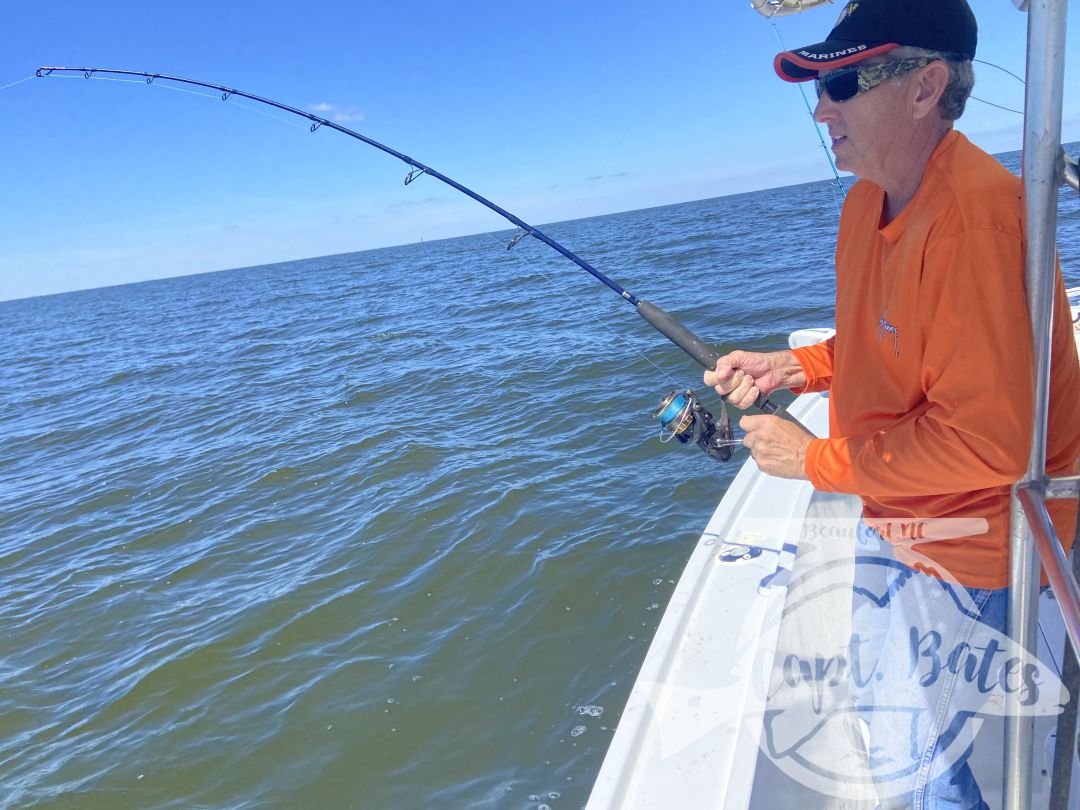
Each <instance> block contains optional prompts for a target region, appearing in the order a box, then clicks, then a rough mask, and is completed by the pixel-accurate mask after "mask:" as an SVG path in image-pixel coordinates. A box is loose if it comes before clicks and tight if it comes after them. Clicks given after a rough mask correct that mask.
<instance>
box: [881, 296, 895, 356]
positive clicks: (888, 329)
mask: <svg viewBox="0 0 1080 810" xmlns="http://www.w3.org/2000/svg"><path fill="white" fill-rule="evenodd" d="M885 335H892V346H893V355H894V356H896V357H899V356H900V330H899V329H897V328H896V327H895V326H893V325H892V324H891V323H889V308H888V307H885V309H883V310H882V311H881V320H879V321H878V322H877V339H878V342H881V341H882V340H883V339H884V338H885Z"/></svg>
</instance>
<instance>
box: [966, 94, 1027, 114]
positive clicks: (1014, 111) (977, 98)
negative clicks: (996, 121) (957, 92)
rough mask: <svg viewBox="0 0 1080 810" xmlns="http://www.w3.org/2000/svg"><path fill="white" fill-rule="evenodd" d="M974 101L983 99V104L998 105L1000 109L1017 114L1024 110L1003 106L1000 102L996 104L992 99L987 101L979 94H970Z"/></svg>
mask: <svg viewBox="0 0 1080 810" xmlns="http://www.w3.org/2000/svg"><path fill="white" fill-rule="evenodd" d="M968 98H970V99H971V100H972V101H981V102H982V103H983V104H989V105H990V106H991V107H997V108H998V109H999V110H1005V112H1011V113H1016V114H1017V115H1023V114H1024V112H1023V110H1014V109H1013V108H1012V107H1002V106H1001V105H1000V104H995V103H994V102H992V101H987V100H986V99H984V98H979V97H978V96H968Z"/></svg>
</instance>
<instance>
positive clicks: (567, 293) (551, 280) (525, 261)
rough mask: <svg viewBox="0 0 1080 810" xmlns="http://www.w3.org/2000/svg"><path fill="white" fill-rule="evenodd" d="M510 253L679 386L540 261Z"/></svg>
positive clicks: (493, 236)
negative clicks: (550, 274) (547, 270)
mask: <svg viewBox="0 0 1080 810" xmlns="http://www.w3.org/2000/svg"><path fill="white" fill-rule="evenodd" d="M484 236H486V237H488V238H489V239H491V241H493V242H494V243H495V244H496V245H498V246H499V247H501V248H505V247H506V244H505V243H504V242H500V241H499V240H498V239H496V238H495V235H494V234H492V233H489V232H487V231H485V232H484ZM510 253H511V255H513V257H514V259H515V260H516V261H517V262H518V263H520V264H522V265H524V266H525V267H526V268H528V269H531V270H535V271H536V272H538V273H539V274H540V275H542V276H543V277H544V278H546V279H547V280H548V282H549V283H550V284H551V286H552V287H554V288H555V289H556V290H558V291H559V293H560V294H562V296H563V297H564V298H566V300H568V301H569V302H570V303H571V304H573V305H574V306H575V307H577V309H578V311H579V312H581V314H583V315H587V316H588V317H589V318H590V319H592V320H594V321H595V322H597V323H599V324H600V325H601V326H602V327H603V328H604V329H606V330H607V331H608V332H609V333H611V335H612V336H614V337H615V338H616V339H617V340H619V341H620V342H622V344H623V345H624V346H626V348H628V349H629V350H630V351H632V352H633V353H634V354H636V355H637V356H638V357H640V358H641V359H642V360H644V361H645V362H646V363H648V364H649V365H650V366H652V367H653V368H655V369H656V370H657V371H659V372H660V373H661V374H663V375H664V376H665V377H666V378H667V380H668V382H670V383H672V384H673V385H678V384H679V382H678V380H676V379H675V378H674V377H672V376H671V374H669V373H668V372H667V371H665V370H664V369H662V368H660V366H658V365H656V363H654V362H653V361H652V360H650V359H649V358H648V357H647V356H646V355H645V353H644V352H642V351H641V349H639V348H638V347H637V346H635V345H634V344H633V343H631V342H630V339H629V338H628V337H626V335H623V334H620V333H619V332H616V331H615V330H614V329H612V328H611V326H609V325H608V323H607V322H606V321H605V320H603V316H601V315H599V314H597V313H596V312H590V311H589V310H588V309H587V308H586V307H585V304H584V303H583V302H582V301H580V300H579V299H577V298H575V297H574V296H573V295H571V294H570V291H569V290H568V289H567V288H566V287H563V286H562V285H560V284H559V282H558V281H556V280H555V278H554V277H553V276H549V275H548V274H547V273H546V272H544V268H543V267H542V266H541V265H540V263H539V262H538V261H536V260H534V259H527V258H525V257H524V256H522V255H521V254H520V253H516V252H513V251H510Z"/></svg>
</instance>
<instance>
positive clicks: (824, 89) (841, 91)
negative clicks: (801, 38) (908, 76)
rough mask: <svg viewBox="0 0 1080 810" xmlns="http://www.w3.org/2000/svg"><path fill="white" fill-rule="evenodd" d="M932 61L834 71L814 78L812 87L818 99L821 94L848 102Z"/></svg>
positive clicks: (915, 59) (919, 60) (921, 58)
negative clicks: (892, 78)
mask: <svg viewBox="0 0 1080 810" xmlns="http://www.w3.org/2000/svg"><path fill="white" fill-rule="evenodd" d="M932 61H934V60H933V59H926V58H925V57H913V58H911V59H898V60H896V61H895V62H877V63H875V64H872V65H853V66H852V67H849V68H841V69H840V70H834V71H832V72H831V73H827V74H826V75H824V76H816V77H815V78H814V87H816V88H817V95H818V98H819V99H820V98H821V94H822V93H828V94H829V98H831V99H832V100H833V101H848V100H849V99H853V98H855V96H858V95H862V94H863V93H865V92H866V91H867V90H872V89H873V88H875V87H877V86H878V85H879V84H881V83H882V82H883V81H885V80H886V79H888V78H891V77H893V76H897V75H899V74H901V73H907V72H908V71H909V70H915V69H916V68H921V67H923V66H924V65H929V64H930V63H931V62H932Z"/></svg>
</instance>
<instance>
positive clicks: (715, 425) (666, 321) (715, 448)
mask: <svg viewBox="0 0 1080 810" xmlns="http://www.w3.org/2000/svg"><path fill="white" fill-rule="evenodd" d="M54 73H81V74H83V77H84V78H87V79H90V78H92V77H94V76H95V75H99V74H100V75H110V76H140V77H142V78H143V79H144V80H145V81H146V83H147V84H153V83H154V82H155V81H156V80H158V79H160V80H163V81H168V82H176V83H178V84H188V85H194V86H196V87H205V88H207V89H209V90H217V91H218V92H219V93H221V100H222V101H228V100H229V98H230V97H232V96H238V97H240V98H246V99H250V100H251V101H254V102H257V103H259V104H265V105H267V106H269V107H275V108H277V109H279V110H282V111H284V112H287V113H290V114H292V115H298V116H300V117H301V118H306V119H307V120H308V121H310V122H311V126H310V128H309V129H310V131H311V132H315V131H316V130H317V129H319V128H320V127H329V128H330V129H335V130H337V131H338V132H341V133H342V134H344V135H348V136H349V137H351V138H355V139H356V140H358V141H363V142H364V143H366V144H367V145H368V146H374V147H375V148H376V149H379V150H381V151H383V152H385V153H386V154H388V155H392V156H393V157H396V158H397V159H398V160H400V161H402V162H403V163H405V164H406V165H407V166H408V167H409V172H408V174H407V175H406V176H405V185H409V184H410V183H412V182H413V180H415V179H417V178H418V177H420V176H421V175H425V174H426V175H429V176H431V177H434V178H435V179H436V180H441V181H442V182H443V183H445V184H446V185H448V186H450V187H451V188H453V189H456V190H457V191H460V192H461V193H462V194H464V195H466V196H467V197H471V198H472V199H473V200H476V202H478V203H480V204H481V205H483V206H486V207H487V208H489V209H491V210H492V211H494V212H495V213H496V214H498V215H499V216H501V217H502V218H503V219H505V220H508V221H509V222H512V223H513V224H514V225H516V226H517V227H518V228H520V229H521V231H522V232H521V233H518V234H517V235H515V236H514V237H513V239H511V240H510V243H509V244H508V245H507V246H506V247H507V250H509V249H510V248H512V247H514V245H516V244H517V243H518V242H519V241H520V240H521V239H522V238H524V237H525V236H532V237H534V238H536V239H539V240H540V241H541V242H543V243H544V244H545V245H547V246H548V247H550V248H552V249H553V250H555V251H557V252H558V253H561V254H562V255H563V256H565V257H566V258H567V259H569V260H570V261H572V262H573V263H574V264H576V265H577V266H578V267H580V268H581V269H582V270H584V271H585V272H586V273H588V274H589V275H591V276H593V277H594V278H596V279H597V280H598V281H601V282H603V283H604V284H605V285H607V286H608V287H610V288H611V289H612V290H614V291H615V292H616V293H618V295H619V297H620V298H622V299H623V300H625V301H626V302H628V303H629V304H630V305H631V306H633V307H634V309H635V310H636V311H637V313H638V315H640V316H641V317H642V318H643V319H644V320H645V321H646V323H648V324H649V325H650V326H652V327H653V328H654V329H656V330H657V331H658V332H660V334H662V335H664V336H665V337H666V338H667V339H668V340H670V341H671V342H672V343H674V344H675V345H676V346H678V347H679V348H680V349H682V350H683V351H684V352H686V353H687V354H688V355H690V356H691V357H692V358H694V360H696V361H697V362H698V363H699V364H700V365H701V366H702V367H703V368H705V369H707V370H709V371H712V370H713V369H715V368H716V361H717V360H719V359H720V354H719V352H717V351H716V350H715V349H713V348H712V347H711V346H709V345H708V344H707V343H705V341H703V340H702V339H701V338H699V337H698V336H697V335H695V334H694V333H693V332H691V331H690V330H689V329H687V328H686V327H685V326H684V325H683V324H682V323H681V322H680V321H679V320H678V319H677V318H675V317H674V316H673V315H670V314H669V313H667V312H665V311H664V310H662V309H661V308H660V307H658V306H656V305H655V304H653V303H651V302H649V301H644V300H642V299H639V298H638V297H637V296H635V295H634V294H633V293H631V292H630V291H629V290H627V289H626V288H624V287H623V286H622V285H620V284H619V283H618V282H616V281H614V280H613V279H611V278H610V277H608V276H606V275H605V274H604V273H601V272H600V271H599V270H597V269H596V268H595V267H593V266H592V265H591V264H589V263H588V262H587V261H585V260H584V259H582V258H581V257H580V256H578V255H577V254H576V253H573V252H572V251H570V250H568V249H567V248H565V247H563V246H562V245H561V244H559V243H558V242H556V241H555V240H554V239H552V238H551V237H549V236H548V235H547V234H545V233H543V232H542V231H540V230H538V229H536V228H534V227H533V226H532V225H529V224H528V223H527V222H525V221H524V220H522V219H520V218H518V217H516V216H514V215H513V214H511V213H510V212H509V211H506V210H505V209H503V208H501V207H500V206H498V205H496V204H495V203H493V202H492V201H491V200H489V199H487V198H486V197H482V196H480V195H479V194H477V193H476V192H475V191H473V190H472V189H470V188H466V187H465V186H463V185H461V183H458V182H457V181H456V180H453V179H451V178H449V177H447V176H446V175H445V174H443V173H442V172H439V171H436V170H435V169H433V168H431V167H430V166H426V165H425V164H423V163H421V162H420V161H418V160H415V159H413V158H411V157H409V156H408V155H405V154H402V153H401V152H398V151H397V150H396V149H392V148H390V147H389V146H386V145H385V144H382V143H379V142H378V141H376V140H373V139H371V138H369V137H367V136H366V135H362V134H360V133H359V132H356V131H354V130H351V129H349V128H348V127H343V126H341V125H340V124H337V123H334V122H333V121H330V120H328V119H326V118H322V117H320V116H318V115H315V114H314V113H310V112H306V111H305V110H300V109H297V108H296V107H290V106H289V105H288V104H282V103H281V102H279V101H273V100H272V99H268V98H263V97H262V96H256V95H254V94H252V93H245V92H243V91H242V90H237V89H235V88H233V87H226V86H224V85H220V84H213V83H212V82H202V81H197V80H195V79H185V78H182V77H180V76H167V75H165V74H163V73H149V72H147V71H142V70H114V69H109V68H86V67H77V68H76V67H40V68H38V69H37V71H36V75H37V76H38V77H39V78H40V77H44V76H50V75H52V74H54ZM721 399H722V408H723V412H722V414H721V416H720V417H719V420H718V421H717V420H714V419H713V417H712V415H711V414H710V413H709V412H708V411H707V410H706V409H705V408H704V407H703V406H702V404H701V402H700V401H699V399H698V398H697V396H696V395H694V393H693V392H692V391H690V390H689V389H688V390H685V391H682V392H680V391H678V390H676V391H673V392H671V393H670V394H668V395H667V397H665V398H664V399H663V400H662V401H661V403H660V407H659V408H657V410H656V412H655V413H654V414H653V415H654V416H655V417H656V418H657V419H659V420H660V425H661V430H664V429H667V430H669V431H670V432H671V434H673V435H674V437H675V438H677V439H678V440H679V441H680V442H681V443H683V444H687V443H693V444H697V445H698V446H699V447H701V448H702V449H703V450H704V451H705V452H706V453H707V454H708V455H709V456H710V457H712V458H716V459H718V460H720V461H727V460H728V459H729V458H731V455H732V450H733V447H734V446H736V445H739V444H741V442H740V441H739V440H736V439H735V438H734V432H733V431H732V428H731V424H730V420H729V419H728V416H727V406H726V401H724V400H726V397H722V398H721ZM754 407H756V408H757V409H758V410H760V411H761V412H763V413H766V414H774V415H776V416H779V417H782V418H785V419H788V420H790V421H792V422H794V423H795V424H796V425H798V426H799V427H800V428H802V429H803V430H804V431H806V432H807V433H809V434H810V435H813V433H811V431H810V430H809V429H808V428H807V427H806V426H805V425H803V424H802V423H801V422H799V420H797V419H795V418H794V417H793V416H791V414H789V413H788V412H787V410H786V409H784V408H783V407H782V406H781V405H777V404H776V403H775V402H773V401H772V400H770V399H769V398H768V397H767V396H766V395H765V394H761V395H759V396H758V398H757V401H756V402H755V403H754Z"/></svg>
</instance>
